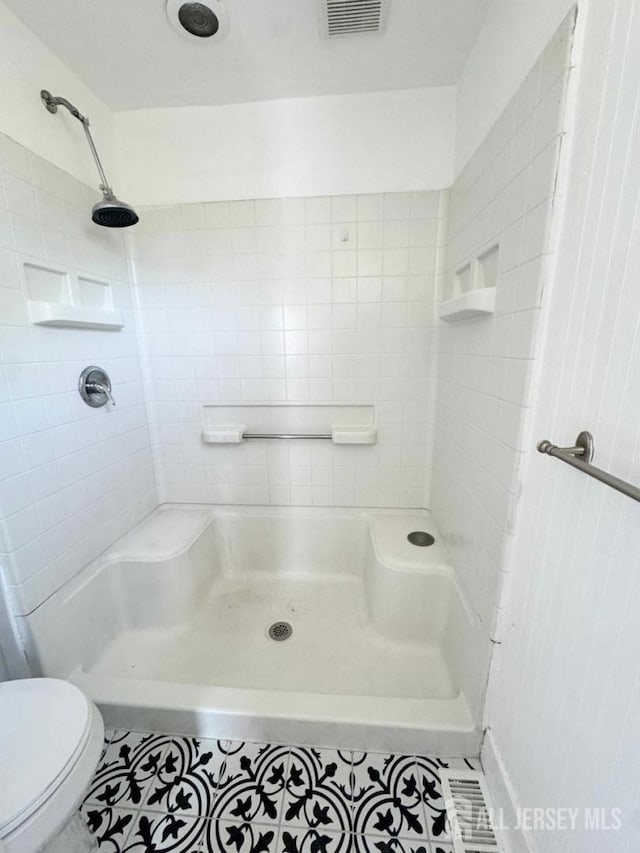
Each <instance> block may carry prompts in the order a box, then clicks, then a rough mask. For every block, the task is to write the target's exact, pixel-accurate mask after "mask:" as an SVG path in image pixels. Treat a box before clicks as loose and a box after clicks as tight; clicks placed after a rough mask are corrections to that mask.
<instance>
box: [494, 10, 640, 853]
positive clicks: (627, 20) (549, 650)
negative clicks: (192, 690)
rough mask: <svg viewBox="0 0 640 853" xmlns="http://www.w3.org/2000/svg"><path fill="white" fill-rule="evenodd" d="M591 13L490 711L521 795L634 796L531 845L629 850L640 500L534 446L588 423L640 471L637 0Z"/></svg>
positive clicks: (627, 467)
mask: <svg viewBox="0 0 640 853" xmlns="http://www.w3.org/2000/svg"><path fill="white" fill-rule="evenodd" d="M578 20H579V33H580V40H581V41H583V49H582V52H581V54H579V55H578V56H577V69H578V81H579V82H578V93H577V110H576V119H575V126H574V127H573V129H572V131H571V132H570V135H569V141H570V144H571V146H572V147H571V158H570V160H568V161H567V165H566V169H565V170H563V174H564V177H563V181H562V191H563V193H564V194H565V195H566V210H565V216H564V224H563V225H562V227H561V229H560V232H559V235H558V239H559V242H558V252H557V254H556V259H557V265H556V269H555V273H554V276H553V283H552V286H551V289H550V291H548V292H547V293H546V295H545V304H546V307H547V308H548V310H547V311H546V318H547V320H546V328H545V339H544V343H543V346H542V348H541V350H540V355H541V362H540V365H541V369H540V373H539V383H538V392H537V399H536V404H535V419H534V424H533V429H532V430H531V431H530V433H529V435H528V439H527V447H528V454H527V457H528V467H527V470H526V476H525V477H524V479H523V492H522V506H521V511H520V513H519V516H518V526H517V530H516V540H515V544H516V547H515V549H514V552H513V554H512V559H511V561H510V562H511V566H512V569H513V578H514V581H513V584H512V587H511V595H510V602H509V607H508V612H507V614H506V620H505V622H506V624H507V625H508V626H509V628H508V630H507V631H506V633H505V636H504V639H503V643H502V645H501V646H500V648H499V649H498V650H497V652H496V660H495V666H494V670H493V674H492V678H491V683H490V689H489V702H488V709H487V720H488V724H489V727H490V743H491V745H492V746H493V747H495V748H496V749H497V751H498V754H499V755H500V756H501V759H502V773H503V774H504V775H505V777H506V778H507V780H508V781H509V783H510V785H511V787H512V790H513V791H514V798H515V801H516V804H517V805H519V806H521V807H527V806H543V807H554V806H571V807H574V808H585V807H596V808H604V809H611V808H620V809H622V819H623V824H622V828H621V829H620V830H618V831H609V832H605V831H599V832H598V831H591V832H589V831H587V830H585V826H584V814H583V813H582V812H580V814H579V817H578V829H577V831H576V832H574V833H568V832H559V831H555V832H554V831H540V832H538V833H529V834H528V842H529V849H531V850H535V851H539V853H596V851H598V853H599V851H603V850H615V851H616V853H628V851H637V850H638V849H639V848H640V825H639V823H638V797H637V773H638V766H640V688H639V685H640V663H639V657H638V648H640V621H639V620H638V611H639V609H640V539H639V532H640V524H639V521H640V509H639V507H638V504H637V503H634V502H633V501H632V500H630V499H629V498H627V497H624V496H622V495H620V494H618V493H616V492H615V491H613V490H612V489H610V488H608V487H606V486H604V485H602V484H600V483H598V482H596V481H595V480H592V479H589V478H588V477H586V476H585V475H584V474H582V473H580V472H577V471H575V470H573V469H572V468H570V467H569V466H567V465H564V464H563V463H562V462H560V461H558V460H555V459H551V458H549V457H546V456H542V455H540V454H538V453H536V452H535V449H534V447H535V442H536V441H538V440H540V439H542V438H548V439H550V440H552V441H553V442H555V443H558V444H573V441H574V439H575V436H576V435H577V433H578V432H579V431H580V430H582V429H589V430H590V431H591V432H592V433H593V435H594V438H595V448H596V453H595V460H594V461H595V464H596V465H598V466H600V467H602V468H604V469H605V470H610V471H612V472H613V473H615V474H617V475H618V476H621V477H623V478H624V479H627V480H629V481H631V482H634V483H636V484H638V483H639V482H640V438H639V433H638V424H639V423H640V297H639V290H638V280H639V279H640V205H639V202H638V199H639V197H640V157H639V153H640V110H639V104H640V2H638V0H592V2H591V3H590V4H589V6H588V10H587V11H586V14H581V15H580V16H579V19H578ZM609 817H610V814H609Z"/></svg>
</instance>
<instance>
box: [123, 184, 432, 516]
mask: <svg viewBox="0 0 640 853" xmlns="http://www.w3.org/2000/svg"><path fill="white" fill-rule="evenodd" d="M440 196H441V194H440V193H438V192H425V193H395V194H387V195H361V196H345V195H341V196H334V197H333V198H331V197H327V196H320V197H315V198H307V199H302V198H291V199H279V198H278V199H269V200H256V201H254V200H244V201H230V202H226V201H224V202H214V203H208V204H189V205H181V206H174V207H160V208H143V209H141V211H140V216H141V221H140V226H139V227H138V228H137V229H136V230H135V231H132V232H131V233H130V238H131V255H132V257H133V259H134V260H133V270H134V276H135V280H136V282H137V283H138V285H139V286H138V288H137V293H138V299H139V306H140V310H139V318H140V329H141V333H142V334H141V344H142V348H143V353H144V362H145V367H146V372H147V379H148V383H147V392H148V398H149V402H150V414H151V422H152V434H153V439H154V451H155V456H156V462H157V470H158V476H159V487H160V495H161V499H163V500H169V501H196V502H200V501H201V502H208V501H211V502H214V503H244V504H248V503H257V504H290V503H291V504H301V505H312V504H315V505H323V506H327V505H329V506H331V505H338V506H416V507H420V506H424V501H425V489H424V487H425V484H426V491H427V492H428V481H429V473H430V456H431V453H430V449H431V435H432V428H433V421H434V409H435V406H434V380H435V372H436V371H435V357H434V352H433V345H432V326H433V303H434V299H435V292H436V275H435V272H436V261H437V251H438V241H439V225H440V222H439V218H438V217H439V213H440ZM345 237H346V238H347V239H344V238H345ZM283 402H286V403H289V404H305V403H320V404H322V403H328V404H332V405H340V404H368V405H374V406H375V416H376V420H377V425H378V430H379V436H378V443H377V444H376V445H375V446H360V447H345V446H333V445H332V444H331V443H330V442H302V441H295V442H291V443H287V442H258V441H255V442H248V443H246V444H245V443H243V444H241V445H235V446H234V445H231V446H229V445H227V446H224V445H203V444H202V443H201V440H200V432H201V429H202V406H203V404H204V403H228V404H231V405H233V404H234V403H236V404H241V403H263V404H264V403H283ZM249 417H250V414H247V415H246V418H245V420H243V421H241V422H243V423H247V424H248V426H249V429H250V430H251V427H252V426H253V431H254V432H255V431H263V430H260V429H258V430H256V425H255V424H253V425H252V424H251V422H250V421H249V420H247V419H248V418H249ZM330 426H331V423H324V424H320V425H319V428H320V429H321V430H322V431H325V430H327V429H328V428H330ZM282 430H283V425H281V427H280V430H279V431H282ZM285 431H286V430H285Z"/></svg>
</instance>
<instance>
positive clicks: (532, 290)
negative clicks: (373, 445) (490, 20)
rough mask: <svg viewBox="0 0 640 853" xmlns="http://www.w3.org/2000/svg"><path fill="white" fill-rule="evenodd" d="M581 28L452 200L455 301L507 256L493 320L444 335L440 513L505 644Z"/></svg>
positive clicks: (463, 571) (542, 63)
mask: <svg viewBox="0 0 640 853" xmlns="http://www.w3.org/2000/svg"><path fill="white" fill-rule="evenodd" d="M573 25H574V21H573V16H571V18H570V19H567V21H566V22H565V23H564V24H563V25H562V27H561V28H560V30H559V31H558V33H557V35H556V36H555V37H554V39H553V40H552V42H551V43H550V45H549V46H548V48H547V50H546V51H545V52H544V54H543V56H542V57H541V58H540V60H539V61H538V62H537V64H536V65H535V67H534V68H533V70H532V71H531V73H530V74H529V76H528V77H527V79H526V80H525V81H524V83H523V84H522V86H521V87H520V89H519V91H518V92H517V93H516V95H515V96H514V98H513V100H512V101H511V103H510V104H509V105H508V107H507V108H506V110H505V111H504V113H503V114H502V116H501V117H500V118H499V120H498V121H497V122H496V124H495V126H494V127H493V129H492V131H491V132H490V134H489V135H488V137H487V138H486V139H485V141H484V142H483V144H482V145H481V146H480V148H479V149H478V151H477V152H476V154H475V155H474V157H473V158H472V159H471V161H470V162H469V163H468V165H467V166H466V168H465V169H464V171H463V172H462V174H461V175H460V177H459V178H458V179H457V181H456V183H455V185H454V186H453V187H452V189H451V194H450V211H449V220H448V244H447V248H446V279H445V284H444V296H445V298H446V297H448V296H450V295H451V292H452V291H453V289H454V278H455V273H456V271H457V270H459V269H461V267H463V266H464V265H465V264H466V263H467V262H469V261H470V260H473V259H474V258H477V257H478V256H482V254H483V253H484V252H486V251H487V250H488V249H490V248H491V247H492V246H495V245H496V244H497V245H499V278H498V283H497V305H496V313H495V315H494V316H491V317H488V318H480V319H471V320H466V321H464V322H459V323H456V324H451V325H444V324H443V325H442V327H441V329H440V343H439V373H438V383H437V385H438V397H437V402H438V410H437V426H436V433H435V442H434V453H433V460H434V476H433V502H432V504H433V509H434V512H435V515H436V518H437V521H438V526H439V528H440V530H441V532H442V533H443V535H444V537H445V539H446V542H447V544H448V547H449V551H450V554H451V555H452V557H453V560H454V563H455V565H456V568H457V570H458V574H459V577H460V580H461V583H462V584H463V587H464V589H465V591H466V593H467V597H468V600H469V601H470V603H471V604H472V607H473V609H474V611H475V612H477V613H478V614H479V616H480V619H481V620H482V622H483V624H484V626H485V628H486V630H487V631H488V633H489V635H490V636H493V635H494V634H495V626H496V623H497V619H498V615H499V613H498V602H499V600H500V590H501V586H502V582H503V579H504V577H503V566H504V554H505V549H506V548H507V547H508V544H509V539H510V535H511V532H512V522H513V513H514V510H515V505H516V501H517V497H518V493H519V472H520V466H521V460H522V457H523V453H524V452H525V450H528V449H530V448H529V446H528V445H526V446H525V443H524V442H525V439H524V437H523V428H524V425H525V422H526V416H527V411H528V405H529V393H530V390H531V368H532V364H533V358H534V347H535V343H536V330H537V326H538V320H539V313H540V305H541V296H542V288H543V283H544V279H545V273H546V269H547V265H548V263H549V261H550V258H551V253H552V251H553V246H551V245H550V243H549V237H548V234H549V223H550V219H551V214H552V211H553V206H554V193H555V186H556V174H557V166H558V155H559V150H560V145H561V140H562V133H561V129H562V122H563V118H564V104H565V95H566V87H567V81H568V75H569V70H568V69H569V48H570V42H571V36H572V32H573Z"/></svg>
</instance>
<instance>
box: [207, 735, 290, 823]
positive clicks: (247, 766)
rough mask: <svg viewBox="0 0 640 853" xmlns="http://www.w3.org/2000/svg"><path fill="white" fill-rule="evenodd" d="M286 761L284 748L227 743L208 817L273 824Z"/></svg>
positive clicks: (287, 755) (278, 815) (277, 817)
mask: <svg viewBox="0 0 640 853" xmlns="http://www.w3.org/2000/svg"><path fill="white" fill-rule="evenodd" d="M288 760H289V747H288V746H271V745H269V744H256V743H241V742H237V741H234V742H231V744H230V746H229V752H228V755H227V758H226V760H225V762H224V764H223V767H222V773H221V776H220V781H219V783H218V787H217V790H216V796H215V799H214V803H213V810H212V811H211V817H212V818H214V819H224V820H232V821H240V822H241V823H248V822H250V821H255V822H256V823H270V824H271V823H277V822H278V821H279V820H280V814H281V811H282V795H283V792H284V785H285V779H286V772H287V765H288Z"/></svg>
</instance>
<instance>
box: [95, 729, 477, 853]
mask: <svg viewBox="0 0 640 853" xmlns="http://www.w3.org/2000/svg"><path fill="white" fill-rule="evenodd" d="M449 766H453V767H471V768H474V769H479V765H478V764H477V763H476V762H475V761H472V760H464V761H463V760H459V759H452V760H451V761H445V760H442V759H438V758H427V757H424V756H408V755H383V754H380V753H374V752H367V753H363V752H351V751H349V750H331V749H314V748H310V747H297V746H292V747H288V746H279V745H271V744H256V743H248V742H242V741H223V740H204V739H200V738H192V737H181V736H175V735H164V734H150V733H148V732H128V731H108V732H107V734H106V741H105V748H104V752H103V755H102V758H101V760H100V764H99V766H98V769H97V771H96V773H95V776H94V778H93V781H92V782H91V784H90V786H89V790H88V793H87V795H86V798H85V801H84V803H83V805H82V807H81V813H82V815H83V817H84V819H85V821H86V823H87V824H88V826H89V828H90V829H91V830H92V831H93V832H94V833H95V835H96V837H97V840H98V844H99V847H100V853H124V851H132V852H133V851H135V853H192V851H193V853H222V851H231V853H453V847H452V846H451V844H450V843H449V841H450V839H449V835H448V830H447V825H446V820H445V813H444V802H443V799H442V793H441V788H440V775H439V771H440V769H441V768H443V767H449Z"/></svg>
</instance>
